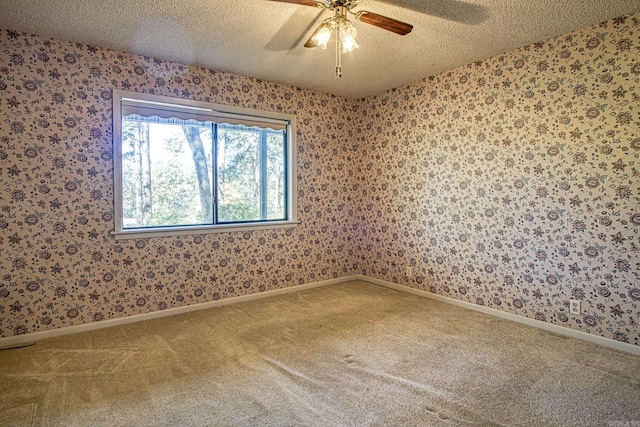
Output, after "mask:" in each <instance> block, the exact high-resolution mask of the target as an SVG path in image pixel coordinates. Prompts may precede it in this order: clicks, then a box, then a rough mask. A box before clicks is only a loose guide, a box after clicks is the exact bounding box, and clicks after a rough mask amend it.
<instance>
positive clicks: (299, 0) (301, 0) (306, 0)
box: [268, 0, 322, 7]
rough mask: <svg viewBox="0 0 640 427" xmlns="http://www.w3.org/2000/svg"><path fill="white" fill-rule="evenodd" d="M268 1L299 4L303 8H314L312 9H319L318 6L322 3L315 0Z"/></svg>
mask: <svg viewBox="0 0 640 427" xmlns="http://www.w3.org/2000/svg"><path fill="white" fill-rule="evenodd" d="M268 1H277V2H280V3H293V4H299V5H302V6H312V7H317V6H318V4H321V3H322V2H319V1H314V0H268Z"/></svg>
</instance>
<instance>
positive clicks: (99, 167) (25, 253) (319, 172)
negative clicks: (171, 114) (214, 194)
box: [0, 31, 355, 337]
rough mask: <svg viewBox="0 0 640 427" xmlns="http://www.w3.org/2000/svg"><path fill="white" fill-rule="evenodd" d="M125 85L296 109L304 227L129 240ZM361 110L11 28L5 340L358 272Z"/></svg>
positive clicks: (3, 180)
mask: <svg viewBox="0 0 640 427" xmlns="http://www.w3.org/2000/svg"><path fill="white" fill-rule="evenodd" d="M112 89H126V90H133V91H141V92H148V93H156V94H163V95H170V96H178V97H185V98H190V99H195V100H198V101H209V102H215V103H220V104H226V105H234V106H241V107H249V108H259V109H263V110H270V111H278V112H283V113H288V114H296V115H297V125H298V126H297V128H298V134H297V139H298V145H299V149H298V162H299V167H298V189H299V194H298V208H299V212H298V219H299V220H300V221H301V224H300V225H299V226H298V227H296V228H294V229H287V230H284V229H281V230H278V231H255V232H249V233H227V234H208V235H202V236H200V235H198V236H187V237H166V238H153V239H144V240H143V239H140V240H127V241H118V242H116V241H115V240H114V239H113V237H112V236H111V235H110V232H111V231H113V229H114V212H113V170H112V153H113V152H112V143H111V90H112ZM351 108H352V101H348V100H345V99H340V98H337V97H334V96H330V95H326V94H320V93H316V92H312V91H304V90H300V89H296V88H292V87H288V86H284V85H279V84H274V83H269V82H264V81H258V80H255V79H250V78H246V77H240V76H236V75H231V74H225V73H219V72H213V71H210V70H206V69H202V68H196V67H189V66H185V65H180V64H175V63H170V62H165V61H158V60H154V59H152V58H146V57H140V56H135V55H130V54H124V53H121V52H115V51H111V50H106V49H101V48H95V47H90V46H84V45H77V44H71V43H67V42H62V41H58V40H51V39H47V38H41V37H36V36H30V35H25V34H21V33H15V32H11V31H2V35H1V38H0V276H1V277H0V336H3V337H4V336H10V335H14V334H24V333H29V332H37V331H42V330H47V329H52V328H60V327H65V326H69V325H77V324H82V323H88V322H96V321H100V320H103V319H113V318H118V317H122V316H129V315H133V314H138V313H146V312H151V311H155V310H163V309H166V308H171V307H178V306H184V305H187V304H194V303H200V302H205V301H211V300H216V299H222V298H227V297H231V296H238V295H243V294H250V293H254V292H261V291H266V290H269V289H274V288H282V287H288V286H292V285H297V284H301V283H309V282H316V281H320V280H324V279H330V278H335V277H340V276H346V275H349V274H353V272H354V270H353V265H352V263H351V262H350V259H351V258H352V257H351V255H350V252H351V249H350V241H351V240H352V239H353V235H354V233H355V232H354V231H353V230H352V228H351V224H350V215H349V211H350V210H351V209H352V205H351V202H350V201H349V199H350V196H349V190H350V187H351V183H350V180H351V175H353V167H354V166H352V165H353V163H354V162H353V161H352V160H353V159H352V156H353V154H352V153H351V152H350V150H349V144H348V142H347V141H348V138H349V133H350V130H349V120H348V118H349V116H350V113H351ZM327 116H330V117H332V120H331V121H326V120H324V117H327ZM340 117H345V118H344V119H342V120H336V118H340Z"/></svg>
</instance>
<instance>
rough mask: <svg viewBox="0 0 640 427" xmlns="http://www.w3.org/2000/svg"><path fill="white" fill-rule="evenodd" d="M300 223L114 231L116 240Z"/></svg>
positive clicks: (279, 222)
mask: <svg viewBox="0 0 640 427" xmlns="http://www.w3.org/2000/svg"><path fill="white" fill-rule="evenodd" d="M298 224H300V223H299V222H298V221H274V222H268V223H251V224H229V225H215V226H191V227H188V226H187V227H165V228H162V227H157V228H149V229H140V228H138V229H135V230H122V231H113V232H112V233H111V234H112V235H113V236H114V237H115V239H116V240H127V239H148V238H153V237H168V236H187V235H191V234H213V233H235V232H244V231H256V230H274V229H278V228H293V227H295V226H297V225H298Z"/></svg>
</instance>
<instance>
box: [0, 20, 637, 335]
mask: <svg viewBox="0 0 640 427" xmlns="http://www.w3.org/2000/svg"><path fill="white" fill-rule="evenodd" d="M639 31H640V14H636V15H632V16H628V17H626V18H620V19H617V20H613V21H608V22H606V23H603V24H601V25H599V26H594V27H592V28H587V29H584V30H582V31H577V32H574V33H571V34H569V35H567V36H562V37H558V38H555V39H553V40H551V41H549V42H545V43H539V44H536V45H533V46H528V47H526V48H523V49H521V50H519V51H515V52H510V53H508V54H504V55H502V56H499V57H495V58H491V59H488V60H486V61H482V62H479V63H475V64H471V65H469V66H466V67H463V68H459V69H456V70H453V71H451V72H447V73H444V74H441V75H438V76H436V77H433V78H428V79H424V80H423V81H420V82H416V83H415V84H412V85H408V86H405V87H401V88H398V89H396V90H392V91H389V92H385V93H383V94H380V95H378V96H374V97H370V98H366V99H364V100H361V101H354V100H348V99H343V98H339V97H335V96H331V95H325V94H320V93H316V92H313V91H308V90H301V89H296V88H292V87H288V86H284V85H280V84H274V83H269V82H264V81H259V80H256V79H251V78H247V77H240V76H236V75H231V74H226V73H220V72H214V71H210V70H206V69H202V68H197V67H190V66H185V65H180V64H176V63H171V62H166V61H158V60H154V59H151V58H146V57H141V56H135V55H131V54H126V53H120V52H116V51H111V50H106V49H101V48H93V47H89V46H85V45H77V44H71V43H67V42H62V41H58V40H51V39H45V38H41V37H37V36H29V35H25V34H22V33H14V32H10V31H3V32H2V38H1V39H0V46H1V47H2V49H1V51H0V69H1V70H2V73H1V74H0V102H1V105H2V107H0V108H1V111H2V115H1V117H0V119H1V120H0V181H1V182H2V186H1V187H0V229H1V230H2V234H1V235H0V270H1V273H0V274H2V277H1V281H0V336H10V335H14V334H23V333H29V332H36V331H42V330H47V329H52V328H60V327H65V326H70V325H77V324H82V323H89V322H95V321H100V320H104V319H111V318H117V317H122V316H129V315H134V314H139V313H146V312H151V311H156V310H162V309H166V308H170V307H177V306H183V305H187V304H195V303H199V302H205V301H210V300H214V299H221V298H228V297H232V296H237V295H243V294H249V293H254V292H261V291H265V290H268V289H274V288H282V287H288V286H293V285H297V284H301V283H309V282H316V281H320V280H323V279H329V278H334V277H341V276H347V275H350V274H356V273H362V274H366V275H369V276H372V277H376V278H381V279H385V280H388V281H393V282H398V283H401V284H405V285H408V286H412V287H416V288H420V289H425V290H430V291H432V292H435V293H438V294H442V295H446V296H449V297H453V298H457V299H462V300H465V301H470V302H473V303H477V304H483V305H487V306H490V307H493V308H496V309H499V310H504V311H508V312H511V313H515V314H518V315H522V316H526V317H532V318H536V319H539V320H542V321H546V322H551V323H556V324H560V325H565V326H567V327H570V328H573V329H578V330H582V331H586V332H589V333H593V334H595V335H600V336H605V337H608V338H613V339H617V340H621V341H626V342H629V343H632V344H636V345H638V344H640V342H639V331H640V328H639V327H638V324H637V322H638V321H640V318H639V317H640V309H639V308H638V305H639V304H640V276H639V274H640V272H639V268H640V263H639V256H638V248H639V247H640V236H639V232H638V230H639V229H640V209H639V203H640V188H639V184H638V181H639V179H638V157H639V156H640V130H639V129H640V116H639V115H640V107H639V105H640V99H639V97H638V87H639V86H638V84H639V83H640V39H639V34H640V33H639ZM114 88H117V89H127V90H135V91H142V92H149V93H157V94H164V95H170V96H181V97H185V98H191V99H196V100H199V101H210V102H215V103H220V104H230V105H237V106H242V107H250V108H259V109H263V110H272V111H281V112H284V113H289V114H296V115H297V117H298V162H299V163H298V171H297V172H298V189H299V194H298V209H299V212H298V217H299V219H300V221H301V224H300V225H299V226H298V227H296V228H295V229H289V230H278V231H254V232H249V233H228V234H210V235H202V236H187V237H166V238H151V239H140V240H131V241H125V242H115V241H114V240H113V237H112V236H111V235H110V232H111V231H112V230H113V226H114V225H113V194H112V187H113V171H112V144H111V109H110V106H111V98H110V97H111V92H110V91H111V89H114ZM407 265H412V266H413V270H414V275H413V277H406V267H407ZM570 298H575V299H580V300H581V301H582V309H583V313H582V314H581V315H579V316H575V315H569V314H568V305H567V304H568V300H569V299H570Z"/></svg>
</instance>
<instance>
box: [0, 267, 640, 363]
mask: <svg viewBox="0 0 640 427" xmlns="http://www.w3.org/2000/svg"><path fill="white" fill-rule="evenodd" d="M353 280H361V281H363V282H368V283H371V284H373V285H378V286H383V287H385V288H389V289H395V290H397V291H400V292H406V293H409V294H413V295H418V296H421V297H426V298H429V299H432V300H436V301H440V302H444V303H447V304H451V305H455V306H457V307H462V308H466V309H469V310H474V311H479V312H481V313H484V314H488V315H491V316H495V317H500V318H502V319H506V320H511V321H514V322H518V323H522V324H525V325H528V326H533V327H535V328H539V329H544V330H547V331H550V332H554V333H556V334H559V335H564V336H567V337H571V338H577V339H579V340H583V341H587V342H590V343H594V344H598V345H602V346H604V347H609V348H612V349H615V350H620V351H624V352H625V353H631V354H634V355H637V356H640V346H636V345H633V344H629V343H624V342H620V341H615V340H612V339H609V338H605V337H601V336H598V335H593V334H589V333H587V332H582V331H578V330H575V329H570V328H567V327H564V326H559V325H555V324H553V323H547V322H542V321H540V320H535V319H530V318H528V317H524V316H518V315H517V314H513V313H507V312H505V311H500V310H496V309H494V308H489V307H485V306H482V305H477V304H472V303H470V302H466V301H461V300H457V299H454V298H449V297H445V296H442V295H437V294H434V293H431V292H428V291H423V290H420V289H415V288H411V287H409V286H404V285H399V284H397V283H392V282H387V281H386V280H381V279H375V278H373V277H369V276H364V275H362V274H355V275H352V276H345V277H339V278H337V279H329V280H322V281H320V282H313V283H307V284H304V285H297V286H292V287H290V288H282V289H274V290H271V291H267V292H259V293H255V294H250V295H242V296H239V297H232V298H225V299H222V300H218V301H209V302H204V303H201V304H193V305H187V306H184V307H176V308H170V309H167V310H161V311H154V312H151V313H144V314H136V315H133V316H127V317H122V318H120V319H110V320H104V321H102V322H95V323H86V324H83V325H76V326H68V327H65V328H60V329H52V330H50V331H42V332H33V333H30V334H24V335H16V336H12V337H6V338H0V349H2V348H7V347H15V346H19V345H24V344H28V343H33V342H35V341H38V340H43V339H46V338H53V337H59V336H62V335H69V334H75V333H78V332H88V331H95V330H97V329H103V328H109V327H111V326H118V325H125V324H127V323H133V322H141V321H143V320H150V319H158V318H160V317H168V316H174V315H176V314H183V313H189V312H191V311H196V310H204V309H206V308H212V307H221V306H223V305H228V304H235V303H239V302H244V301H252V300H257V299H261V298H267V297H272V296H276V295H282V294H288V293H291V292H298V291H303V290H305V289H313V288H318V287H321V286H328V285H335V284H338V283H344V282H350V281H353Z"/></svg>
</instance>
